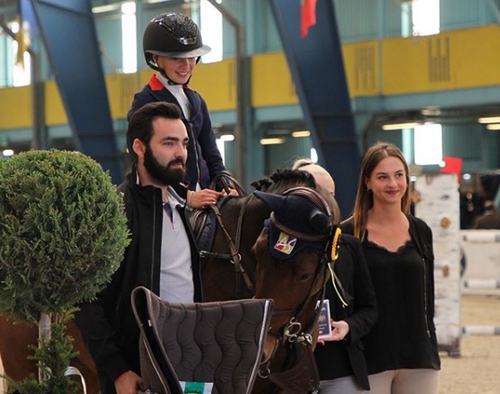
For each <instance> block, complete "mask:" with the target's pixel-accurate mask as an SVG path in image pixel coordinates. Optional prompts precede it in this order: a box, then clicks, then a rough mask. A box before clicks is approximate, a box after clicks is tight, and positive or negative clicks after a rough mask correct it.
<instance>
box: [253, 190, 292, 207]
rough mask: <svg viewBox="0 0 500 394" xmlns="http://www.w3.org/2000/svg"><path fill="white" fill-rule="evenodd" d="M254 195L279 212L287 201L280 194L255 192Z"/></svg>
mask: <svg viewBox="0 0 500 394" xmlns="http://www.w3.org/2000/svg"><path fill="white" fill-rule="evenodd" d="M253 194H255V196H257V197H258V198H259V199H260V200H262V201H263V202H265V203H266V205H267V206H268V207H269V208H271V210H272V211H277V210H278V209H279V208H280V207H281V206H282V205H283V203H284V199H285V197H283V196H282V195H280V194H273V193H266V192H260V191H258V190H256V191H254V192H253Z"/></svg>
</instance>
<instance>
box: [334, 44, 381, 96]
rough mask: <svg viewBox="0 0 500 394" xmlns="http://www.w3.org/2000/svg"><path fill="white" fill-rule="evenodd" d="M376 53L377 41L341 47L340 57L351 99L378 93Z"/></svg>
mask: <svg viewBox="0 0 500 394" xmlns="http://www.w3.org/2000/svg"><path fill="white" fill-rule="evenodd" d="M378 52H379V44H378V42H377V41H369V42H360V43H354V44H345V45H343V47H342V57H343V59H344V68H345V72H346V77H347V84H348V87H349V95H350V96H351V97H357V96H374V95H378V94H379V93H380V89H381V88H380V82H379V81H380V77H379V67H378V65H379V55H378Z"/></svg>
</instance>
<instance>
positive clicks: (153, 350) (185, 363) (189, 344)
mask: <svg viewBox="0 0 500 394" xmlns="http://www.w3.org/2000/svg"><path fill="white" fill-rule="evenodd" d="M132 307H133V309H134V314H135V316H136V320H137V322H138V324H139V326H140V329H141V339H140V345H139V346H140V353H141V374H142V378H143V380H144V383H145V386H146V388H149V389H150V390H151V391H153V392H155V393H168V394H181V393H183V390H182V388H181V384H180V382H210V383H213V388H212V393H213V394H235V393H238V394H245V393H250V392H251V389H252V387H253V384H254V381H255V378H256V375H257V371H258V366H259V363H260V360H261V357H262V352H263V344H264V339H265V336H266V333H267V330H268V327H269V321H270V319H271V315H272V309H273V302H272V300H265V299H246V300H234V301H223V302H207V303H193V304H173V303H168V302H166V301H164V300H161V299H160V298H159V297H158V296H156V295H155V294H153V293H152V292H151V291H150V290H148V289H146V288H144V287H138V288H136V289H134V291H133V292H132Z"/></svg>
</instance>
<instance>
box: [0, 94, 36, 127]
mask: <svg viewBox="0 0 500 394" xmlns="http://www.w3.org/2000/svg"><path fill="white" fill-rule="evenodd" d="M32 113H33V112H32V109H31V87H29V86H23V87H17V88H4V89H0V130H3V129H17V128H21V127H31V124H32V123H33V122H32V118H33V117H32Z"/></svg>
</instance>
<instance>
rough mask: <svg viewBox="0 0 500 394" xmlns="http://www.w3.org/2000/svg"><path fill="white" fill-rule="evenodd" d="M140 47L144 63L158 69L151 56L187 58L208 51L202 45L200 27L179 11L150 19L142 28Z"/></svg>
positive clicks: (198, 55) (205, 46) (208, 49)
mask: <svg viewBox="0 0 500 394" xmlns="http://www.w3.org/2000/svg"><path fill="white" fill-rule="evenodd" d="M142 47H143V50H144V57H145V58H146V63H147V64H148V66H149V67H151V68H152V69H153V70H156V71H159V68H158V65H157V64H156V63H155V61H154V60H153V56H154V55H157V56H165V57H178V58H188V57H197V58H199V57H200V56H202V55H205V54H207V53H208V52H210V47H209V46H208V45H203V42H202V40H201V34H200V29H198V26H197V25H196V23H194V22H193V21H192V20H191V19H190V18H189V17H188V16H186V15H184V14H179V13H175V12H173V13H164V14H160V15H158V16H156V17H155V18H154V19H152V20H151V21H150V22H149V24H148V25H147V26H146V29H145V30H144V35H143V37H142Z"/></svg>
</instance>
